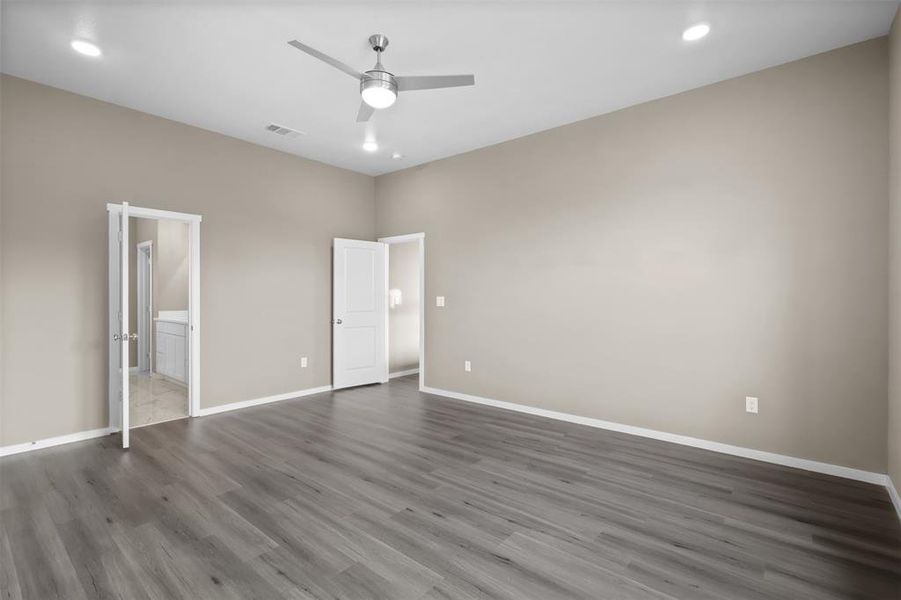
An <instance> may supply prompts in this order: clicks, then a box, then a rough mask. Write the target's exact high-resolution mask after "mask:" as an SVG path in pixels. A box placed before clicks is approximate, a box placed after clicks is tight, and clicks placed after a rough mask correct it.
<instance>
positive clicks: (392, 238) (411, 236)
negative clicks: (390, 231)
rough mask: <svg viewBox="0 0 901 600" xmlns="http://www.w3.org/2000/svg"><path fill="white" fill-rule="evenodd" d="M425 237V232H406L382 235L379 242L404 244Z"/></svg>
mask: <svg viewBox="0 0 901 600" xmlns="http://www.w3.org/2000/svg"><path fill="white" fill-rule="evenodd" d="M422 239H425V233H423V232H419V233H406V234H404V235H389V236H388V237H380V238H379V239H378V240H376V241H378V242H382V243H383V244H403V243H404V242H415V241H416V240H422Z"/></svg>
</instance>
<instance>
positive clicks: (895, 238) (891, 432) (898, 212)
mask: <svg viewBox="0 0 901 600" xmlns="http://www.w3.org/2000/svg"><path fill="white" fill-rule="evenodd" d="M889 44H890V46H889V80H890V92H889V106H890V114H889V120H890V130H889V136H890V151H889V161H890V163H889V173H890V184H889V185H890V194H891V195H890V203H891V214H892V218H891V228H892V237H891V258H890V260H891V269H892V273H891V286H892V289H891V299H890V301H891V340H892V341H891V352H890V353H889V356H890V364H891V375H890V383H889V388H890V391H889V420H888V467H889V468H888V473H889V475H890V476H891V478H892V482H893V483H894V485H895V488H896V489H898V490H899V491H901V10H899V12H898V13H897V14H896V15H895V23H894V25H893V26H892V31H891V36H890V38H889Z"/></svg>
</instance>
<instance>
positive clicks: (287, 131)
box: [266, 123, 306, 138]
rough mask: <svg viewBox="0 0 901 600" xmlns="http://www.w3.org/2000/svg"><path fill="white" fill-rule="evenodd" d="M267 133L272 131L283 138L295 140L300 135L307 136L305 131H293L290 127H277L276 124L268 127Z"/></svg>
mask: <svg viewBox="0 0 901 600" xmlns="http://www.w3.org/2000/svg"><path fill="white" fill-rule="evenodd" d="M266 131H271V132H272V133H274V134H276V135H280V136H282V137H288V138H294V137H297V136H299V135H306V134H305V133H304V132H303V131H297V130H296V129H291V128H290V127H283V126H281V125H276V124H275V123H270V124H269V125H267V126H266Z"/></svg>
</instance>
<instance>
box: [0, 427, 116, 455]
mask: <svg viewBox="0 0 901 600" xmlns="http://www.w3.org/2000/svg"><path fill="white" fill-rule="evenodd" d="M111 432H112V430H111V429H110V428H109V427H101V428H100V429H91V430H89V431H79V432H78V433H70V434H67V435H58V436H56V437H52V438H46V439H43V440H37V441H34V442H25V443H23V444H13V445H11V446H3V447H2V448H0V456H10V455H12V454H21V453H22V452H29V451H31V450H40V449H41V448H50V447H51V446H59V445H61V444H69V443H71V442H83V441H84V440H90V439H94V438H98V437H103V436H105V435H108V434H109V433H111Z"/></svg>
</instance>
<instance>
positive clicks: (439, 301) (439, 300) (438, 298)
mask: <svg viewBox="0 0 901 600" xmlns="http://www.w3.org/2000/svg"><path fill="white" fill-rule="evenodd" d="M435 306H444V296H435Z"/></svg>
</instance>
